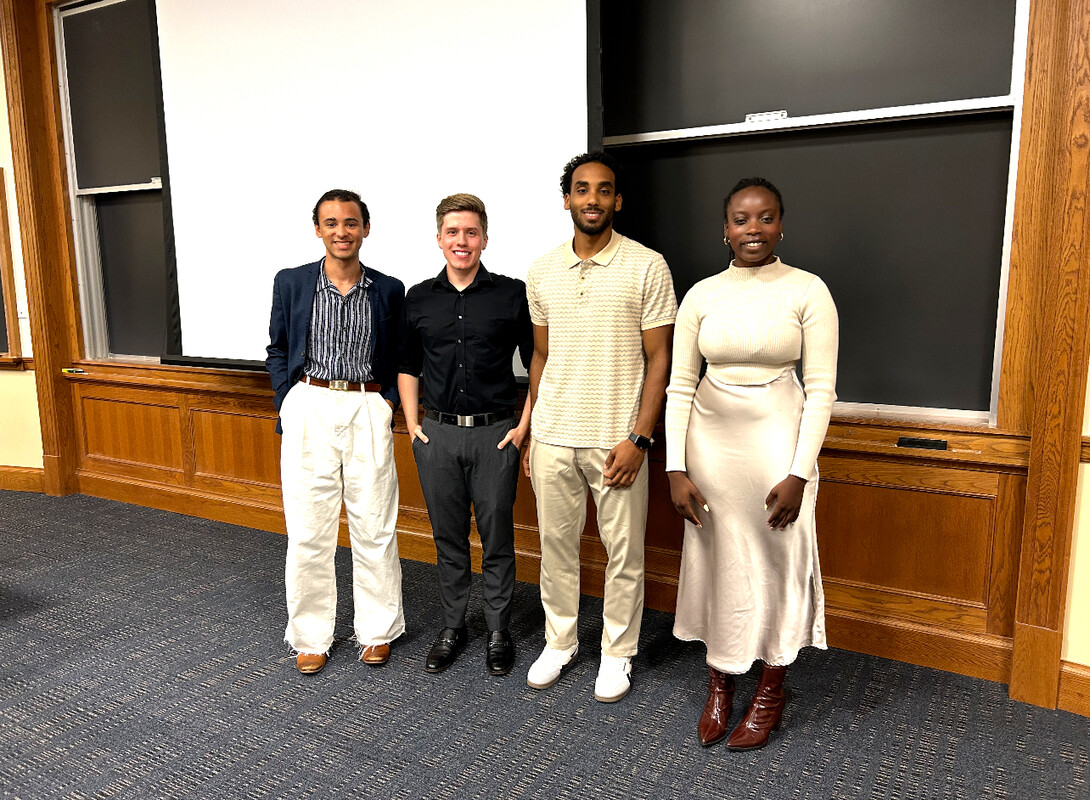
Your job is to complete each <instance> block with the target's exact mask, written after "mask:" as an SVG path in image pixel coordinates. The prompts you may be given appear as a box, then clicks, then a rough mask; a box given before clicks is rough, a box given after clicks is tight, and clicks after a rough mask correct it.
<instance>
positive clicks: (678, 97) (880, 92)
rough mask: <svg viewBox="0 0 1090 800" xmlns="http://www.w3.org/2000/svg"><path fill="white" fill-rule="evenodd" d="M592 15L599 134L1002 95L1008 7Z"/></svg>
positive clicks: (794, 4) (765, 4) (780, 7)
mask: <svg viewBox="0 0 1090 800" xmlns="http://www.w3.org/2000/svg"><path fill="white" fill-rule="evenodd" d="M600 6H601V37H602V38H601V44H602V101H603V106H604V114H605V116H604V126H605V127H604V133H605V135H606V136H618V135H625V134H634V133H642V132H648V131H659V130H675V129H678V128H688V127H696V126H703V125H721V124H727V123H735V122H743V121H744V120H745V116H746V114H750V113H756V112H768V111H778V110H785V111H787V112H788V114H789V115H790V116H792V117H800V116H807V115H812V114H831V113H838V112H850V111H858V110H862V109H870V108H886V107H892V106H905V105H912V104H918V103H934V102H942V101H949V100H962V99H967V98H981V97H1003V96H1006V95H1009V94H1010V93H1011V61H1012V57H1013V52H1014V38H1015V0H957V1H956V2H950V0H835V1H833V0H825V1H823V2H799V0H760V2H756V1H755V0H671V2H668V3H664V2H661V0H600ZM591 49H592V53H591V58H592V59H596V58H597V55H598V54H597V53H596V52H593V50H594V49H595V48H594V44H593V42H592V45H591ZM593 103H594V101H593V100H592V105H593Z"/></svg>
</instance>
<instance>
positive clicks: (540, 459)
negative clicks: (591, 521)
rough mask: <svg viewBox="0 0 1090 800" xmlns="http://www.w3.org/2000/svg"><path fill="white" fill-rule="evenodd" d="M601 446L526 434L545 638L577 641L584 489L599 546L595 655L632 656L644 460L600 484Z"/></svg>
mask: <svg viewBox="0 0 1090 800" xmlns="http://www.w3.org/2000/svg"><path fill="white" fill-rule="evenodd" d="M607 455H609V451H608V450H602V449H599V448H596V447H581V448H571V447H558V446H556V445H550V444H544V443H542V442H539V441H537V440H536V439H532V440H531V442H530V481H531V483H532V484H533V487H534V494H535V496H536V497H537V521H538V530H539V532H540V535H541V579H540V583H541V587H540V588H541V604H542V606H544V608H545V642H546V644H548V646H549V647H553V648H556V649H566V648H569V647H571V646H572V645H574V644H576V643H577V642H578V630H577V628H578V622H579V540H580V537H581V535H582V533H583V526H584V525H585V524H586V520H587V490H588V489H589V490H590V493H591V496H592V497H593V498H594V505H595V506H596V507H597V509H598V534H599V536H600V537H601V539H602V544H603V545H605V548H606V556H607V558H608V561H607V563H606V575H605V591H604V593H603V594H604V598H603V603H602V605H603V607H602V654H603V655H607V656H617V657H623V656H634V655H636V650H637V649H638V646H639V639H640V624H641V623H642V621H643V561H644V559H643V541H644V531H645V529H646V527H647V483H648V478H647V475H648V472H647V459H646V458H645V459H644V461H643V466H641V467H640V471H639V472H638V473H637V475H636V480H635V482H634V483H633V484H632V485H631V486H629V487H628V488H626V489H615V488H612V487H609V486H606V485H605V477H604V476H603V475H602V470H603V469H604V468H605V462H606V456H607Z"/></svg>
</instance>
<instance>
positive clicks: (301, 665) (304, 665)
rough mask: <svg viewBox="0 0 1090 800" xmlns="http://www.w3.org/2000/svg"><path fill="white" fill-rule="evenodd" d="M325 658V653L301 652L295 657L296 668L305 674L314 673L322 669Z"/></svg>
mask: <svg viewBox="0 0 1090 800" xmlns="http://www.w3.org/2000/svg"><path fill="white" fill-rule="evenodd" d="M325 659H326V656H325V653H300V654H299V655H297V656H296V657H295V668H296V669H297V670H299V671H300V672H301V673H303V674H304V675H313V674H314V673H316V672H321V671H322V667H324V666H325Z"/></svg>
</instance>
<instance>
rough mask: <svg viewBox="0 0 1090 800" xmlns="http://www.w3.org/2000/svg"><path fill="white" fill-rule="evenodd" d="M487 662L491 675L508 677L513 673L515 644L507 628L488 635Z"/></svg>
mask: <svg viewBox="0 0 1090 800" xmlns="http://www.w3.org/2000/svg"><path fill="white" fill-rule="evenodd" d="M486 660H487V662H488V672H489V674H490V675H506V674H507V673H508V672H510V671H511V667H513V666H514V664H515V643H514V642H512V641H511V634H509V633H508V632H507V629H506V628H504V629H503V630H502V631H492V632H491V633H489V634H488V651H487V655H486Z"/></svg>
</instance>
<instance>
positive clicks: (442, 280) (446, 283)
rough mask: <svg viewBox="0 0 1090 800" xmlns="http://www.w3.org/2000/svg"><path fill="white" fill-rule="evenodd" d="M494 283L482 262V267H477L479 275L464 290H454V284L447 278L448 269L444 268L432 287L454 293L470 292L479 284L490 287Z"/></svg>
mask: <svg viewBox="0 0 1090 800" xmlns="http://www.w3.org/2000/svg"><path fill="white" fill-rule="evenodd" d="M494 283H495V281H494V280H493V279H492V273H490V272H489V271H488V270H487V269H485V268H484V262H483V261H482V262H481V265H480V266H479V267H477V274H476V275H474V276H473V283H471V284H469V286H467V287H466V288H464V289H455V288H454V284H452V283H451V282H450V278H448V277H447V268H446V267H443V269H442V271H440V273H439V274H438V275H436V276H435V279H434V280H433V281H432V282H431V285H432V288H434V289H450V290H451V291H452V292H458V291H461V292H468V291H469V290H470V289H472V288H474V287H475V286H477V285H478V284H487V285H488V286H491V285H492V284H494Z"/></svg>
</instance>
